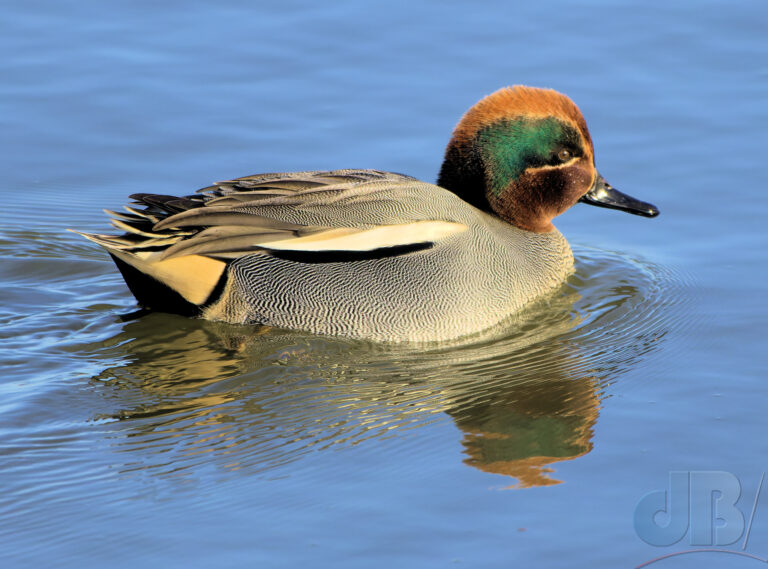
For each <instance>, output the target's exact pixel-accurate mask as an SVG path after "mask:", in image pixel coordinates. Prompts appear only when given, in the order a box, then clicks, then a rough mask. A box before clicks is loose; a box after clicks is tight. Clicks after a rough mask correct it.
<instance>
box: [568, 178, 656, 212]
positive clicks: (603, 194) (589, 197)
mask: <svg viewBox="0 0 768 569" xmlns="http://www.w3.org/2000/svg"><path fill="white" fill-rule="evenodd" d="M579 201H580V202H583V203H588V204H591V205H596V206H599V207H608V208H611V209H620V210H622V211H626V212H629V213H634V214H635V215H642V216H644V217H656V216H657V215H659V208H657V207H656V206H655V205H653V204H650V203H647V202H641V201H640V200H636V199H635V198H633V197H632V196H628V195H627V194H622V193H621V192H620V191H619V190H617V189H615V188H614V187H612V186H611V185H610V184H609V183H608V182H606V181H605V178H603V177H602V176H601V175H600V174H598V175H597V178H596V179H595V184H594V185H593V186H592V189H591V190H589V191H588V192H587V193H586V194H584V195H583V196H582V198H581V199H580V200H579Z"/></svg>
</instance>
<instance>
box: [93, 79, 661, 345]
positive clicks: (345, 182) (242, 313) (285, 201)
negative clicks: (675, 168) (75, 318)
mask: <svg viewBox="0 0 768 569" xmlns="http://www.w3.org/2000/svg"><path fill="white" fill-rule="evenodd" d="M129 198H130V199H131V200H133V201H132V203H131V204H130V205H127V206H125V212H117V211H112V210H104V211H105V212H106V213H107V214H108V215H110V216H111V223H112V225H113V226H114V227H115V228H116V229H118V230H119V231H122V232H123V233H122V234H119V235H111V234H93V233H81V235H83V236H84V237H86V238H87V239H90V240H91V241H93V242H95V243H97V244H98V245H100V246H102V247H103V248H104V249H106V251H107V252H108V253H109V255H110V256H111V257H112V259H113V260H114V262H115V264H116V265H117V268H118V269H119V271H120V272H121V273H122V276H123V278H124V279H125V282H126V284H127V285H128V288H129V289H130V291H131V293H132V294H133V295H134V296H135V297H136V299H137V301H138V303H139V305H140V306H142V307H143V308H146V309H150V310H156V311H162V312H171V313H177V314H182V315H185V316H194V317H201V318H204V319H208V320H215V321H224V322H229V323H233V324H245V325H260V326H264V327H273V328H280V329H289V330H296V331H302V332H307V333H310V334H318V335H330V336H343V337H348V338H356V339H362V340H371V341H375V342H435V341H444V340H452V339H456V338H462V337H465V336H469V335H473V334H476V333H479V332H482V331H484V330H488V329H491V328H493V327H494V326H496V325H498V324H500V323H502V322H503V321H504V320H505V319H507V318H509V317H511V316H512V315H514V314H516V313H518V312H519V311H520V310H522V309H523V308H524V307H525V306H526V305H528V304H530V303H531V302H533V301H534V300H536V299H538V298H539V297H542V296H543V295H546V294H548V293H551V292H552V291H554V290H556V289H557V288H558V287H560V286H561V285H562V283H563V282H564V281H565V280H566V279H567V277H568V276H569V275H570V274H571V272H572V271H573V267H574V259H573V254H572V252H571V249H570V247H569V245H568V242H567V240H566V239H565V237H564V236H563V235H562V234H561V233H560V232H559V231H558V230H557V229H556V228H555V227H554V225H553V224H552V220H553V219H554V218H555V217H556V216H558V215H560V214H562V213H563V212H565V211H566V210H567V209H569V208H570V207H571V206H573V205H575V204H576V203H579V202H581V203H587V204H591V205H596V206H600V207H605V208H612V209H617V210H622V211H625V212H629V213H632V214H636V215H640V216H645V217H655V216H656V215H658V213H659V210H658V209H657V208H656V206H654V205H652V204H649V203H646V202H642V201H640V200H638V199H635V198H633V197H631V196H629V195H627V194H624V193H622V192H619V191H618V190H617V189H615V188H613V187H612V186H611V185H610V184H608V183H607V182H606V180H605V179H604V178H603V177H602V176H601V175H600V174H599V173H598V171H597V169H596V167H595V158H594V147H593V144H592V139H591V137H590V134H589V131H588V129H587V125H586V122H585V120H584V117H583V116H582V113H581V111H580V110H579V108H578V107H577V106H576V104H575V103H574V102H573V101H572V100H571V99H570V98H569V97H567V96H566V95H564V94H562V93H559V92H557V91H554V90H551V89H542V88H536V87H527V86H522V85H517V86H513V87H504V88H502V89H499V90H498V91H496V92H494V93H492V94H490V95H488V96H486V97H484V98H482V99H481V100H480V101H479V102H477V103H476V104H475V105H473V106H472V107H471V108H470V109H469V110H468V111H467V112H466V113H465V114H464V115H463V117H462V118H461V119H460V121H459V122H458V124H457V126H456V127H455V129H454V131H453V134H452V136H451V138H450V141H449V143H448V146H447V148H446V151H445V155H444V159H443V163H442V166H441V168H440V171H439V175H438V178H437V182H436V184H431V183H428V182H424V181H421V180H419V179H417V178H414V177H411V176H408V175H405V174H399V173H395V172H385V171H380V170H370V169H344V170H329V171H303V172H288V173H264V174H256V175H252V176H245V177H242V178H235V179H231V180H226V181H222V182H217V183H215V184H213V185H211V186H208V187H205V188H202V189H200V190H198V191H197V192H196V193H193V194H190V195H184V196H173V195H164V194H155V193H136V194H133V195H131V196H129Z"/></svg>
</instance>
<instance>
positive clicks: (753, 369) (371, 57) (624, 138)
mask: <svg viewBox="0 0 768 569" xmlns="http://www.w3.org/2000/svg"><path fill="white" fill-rule="evenodd" d="M2 20H3V22H2V24H0V26H1V28H0V29H1V31H2V33H0V53H1V54H2V56H1V57H0V168H1V171H2V174H3V175H2V180H1V181H0V197H1V198H2V204H3V205H2V208H0V259H1V260H2V261H1V262H0V364H1V365H2V369H3V370H4V372H5V373H4V374H3V375H2V378H0V395H1V396H0V456H1V457H2V462H0V488H2V490H3V492H2V495H0V558H2V559H3V561H2V566H3V567H14V568H15V567H46V568H49V567H50V568H57V567H62V568H65V567H66V568H70V567H77V568H86V567H104V566H110V567H116V568H117V567H129V566H136V565H140V564H148V565H151V566H165V567H185V568H189V567H253V566H258V567H296V566H302V565H304V566H308V567H318V568H323V567H334V568H336V567H392V566H399V567H419V568H430V567H447V566H459V567H471V568H475V567H481V568H486V567H488V568H495V567H499V568H502V567H504V568H507V567H517V566H520V567H525V566H541V567H548V568H549V567H574V566H575V567H635V566H637V565H639V564H641V563H644V562H647V561H649V560H651V559H653V558H655V557H658V556H661V555H665V554H669V553H673V552H676V551H682V550H685V549H690V548H692V547H694V546H693V545H691V544H690V543H689V538H688V536H686V537H685V538H683V539H682V540H681V541H680V542H679V543H677V544H675V545H673V546H668V547H654V546H651V545H648V544H647V543H645V542H644V541H642V540H641V539H640V537H639V536H638V535H637V534H636V532H635V530H634V528H633V513H634V508H635V505H636V504H637V502H638V501H639V500H640V498H641V497H642V496H643V495H645V494H646V493H648V492H651V491H655V490H663V489H665V488H666V485H667V483H668V479H669V474H668V473H669V472H670V471H672V470H684V471H686V470H687V471H697V470H718V471H727V472H731V473H733V474H734V475H736V476H737V477H738V478H739V480H740V481H741V485H742V499H741V500H740V502H739V503H738V506H739V508H740V509H741V511H743V512H744V515H745V518H746V519H747V520H750V519H751V520H752V525H751V527H750V533H749V540H748V545H747V547H746V548H745V549H742V542H741V541H739V542H737V543H734V544H730V545H726V546H724V548H725V549H729V550H732V551H746V552H749V553H750V554H753V555H755V556H759V557H761V558H766V557H768V497H766V494H765V492H763V494H762V497H761V498H760V499H759V500H758V502H757V505H756V507H755V516H754V517H751V516H750V513H751V510H752V507H753V502H754V497H755V492H756V489H757V486H758V481H759V480H760V476H761V472H762V471H764V470H765V469H766V467H767V465H766V462H765V457H766V456H768V440H767V439H766V437H765V436H764V433H765V432H766V427H768V419H767V418H766V417H767V415H766V413H765V411H764V408H765V401H766V400H767V397H768V388H767V387H766V385H765V380H766V378H765V369H766V363H768V356H766V350H765V336H766V332H768V329H767V323H768V303H766V296H765V293H766V286H765V284H764V281H765V279H766V277H768V270H767V269H766V267H768V264H767V263H766V261H767V260H768V231H766V229H765V227H766V225H765V221H764V220H765V219H766V217H767V216H768V202H767V200H766V198H765V195H766V194H765V187H766V182H765V173H764V168H763V165H764V162H765V159H764V156H763V153H764V150H765V149H766V148H768V135H767V134H766V125H768V103H767V101H768V39H767V38H768V36H766V33H765V30H766V26H767V25H768V4H766V3H765V2H762V1H754V2H727V3H726V2H699V1H696V2H694V1H685V2H677V3H671V2H626V3H622V4H621V5H620V6H617V5H615V4H614V3H610V2H601V1H592V2H585V3H581V4H580V5H576V4H572V3H566V2H549V3H545V4H541V5H539V6H533V5H532V4H531V5H528V6H519V5H514V4H513V3H509V2H485V3H480V4H470V3H460V2H421V3H414V2H386V3H384V2H349V1H343V2H337V3H335V4H332V5H328V4H320V3H302V2H285V1H284V2H274V3H268V2H260V3H258V5H257V4H255V3H251V2H218V3H215V5H214V4H212V3H206V2H173V1H170V2H164V3H154V2H120V1H115V2H95V1H89V0H81V1H79V2H68V1H62V2H35V1H28V2H23V3H21V2H18V3H6V4H5V5H4V6H3V18H2ZM517 83H522V84H529V85H535V86H543V87H552V88H555V89H557V90H559V91H562V92H564V93H567V94H568V95H569V96H570V97H572V98H573V99H574V100H575V101H576V103H577V104H578V105H579V106H580V108H581V110H582V111H583V113H584V115H585V117H586V119H587V122H588V124H589V127H590V130H591V133H592V137H593V139H594V141H595V151H596V157H597V165H598V168H599V169H600V171H601V173H602V174H603V175H604V176H605V177H606V178H607V179H608V180H609V181H610V182H611V183H612V184H613V185H614V186H616V187H617V188H619V189H621V190H623V191H626V192H627V193H629V194H631V195H633V196H636V197H638V198H640V199H643V200H646V201H649V202H652V203H655V204H656V205H658V206H659V208H660V210H661V212H662V213H661V216H660V217H659V218H657V219H653V220H649V219H643V218H638V217H633V216H628V215H626V214H622V213H619V212H614V211H609V210H605V209H598V208H590V207H587V206H584V205H579V206H577V207H575V208H573V210H571V211H569V212H568V213H566V214H565V215H564V216H562V217H561V218H559V219H558V220H556V225H557V227H558V228H559V229H560V230H561V231H562V232H563V234H564V235H566V237H567V238H568V239H569V241H570V242H571V243H572V245H573V246H574V250H575V253H576V257H577V271H576V273H575V275H574V276H573V277H572V278H571V279H570V280H569V281H568V283H566V284H565V285H564V286H563V288H562V290H560V291H559V292H558V293H557V295H555V296H553V297H550V298H548V299H546V300H544V301H542V302H541V303H539V304H537V305H535V306H533V307H531V308H530V309H529V310H528V311H526V312H525V313H524V314H522V315H521V316H520V318H519V319H517V320H516V321H515V322H513V323H512V324H510V325H509V327H508V329H507V330H506V331H505V332H504V333H503V334H501V335H499V336H497V337H495V338H491V339H488V338H485V339H480V340H477V341H475V342H474V343H471V344H468V345H459V346H446V347H436V348H434V349H430V350H415V349H408V348H406V347H399V348H393V347H389V348H387V347H383V346H376V345H372V344H367V343H363V342H351V341H347V340H343V339H329V338H318V337H312V336H310V335H302V334H293V333H288V332H284V331H273V332H268V333H261V332H259V331H258V330H255V329H251V328H248V327H237V326H225V325H221V324H215V323H209V322H203V321H198V320H190V319H186V318H182V317H178V316H172V315H166V314H150V315H145V316H140V317H135V318H134V317H130V316H126V315H128V314H129V313H131V312H132V311H133V310H134V309H135V302H134V300H133V298H132V297H131V295H130V293H129V292H128V290H127V288H126V287H125V285H124V284H123V282H122V279H121V278H120V276H119V274H118V273H117V271H116V270H115V268H114V266H113V265H112V264H111V262H110V261H109V259H108V258H107V256H106V255H105V254H104V253H103V252H102V251H100V250H97V248H96V247H95V246H93V245H92V244H90V243H88V242H86V241H84V240H82V239H81V238H79V237H78V236H76V235H73V234H71V233H66V232H65V231H64V230H65V229H66V228H68V227H74V228H77V229H80V230H83V231H93V232H104V231H106V229H107V227H108V226H107V222H106V218H105V216H104V215H103V214H102V213H101V208H110V209H117V208H119V207H120V206H121V205H122V204H123V203H125V201H126V197H127V196H128V195H129V194H131V193H135V192H154V193H169V194H185V193H189V192H190V191H192V190H194V189H197V188H199V187H202V186H205V185H207V184H209V183H210V182H212V181H215V180H220V179H229V178H231V177H235V176H244V175H248V174H253V173H257V172H267V171H290V170H310V169H334V168H344V167H354V168H377V169H384V170H393V171H397V172H406V173H408V174H411V175H414V176H418V177H421V178H423V179H425V180H428V181H433V180H434V179H435V177H436V173H437V170H438V168H439V165H440V161H441V159H442V154H443V151H444V147H445V144H446V142H447V140H448V138H449V136H450V132H451V129H452V128H453V126H454V125H455V124H456V122H457V120H458V118H459V117H460V116H461V114H462V113H463V112H464V111H465V110H466V109H467V108H468V107H469V106H470V105H472V104H473V103H474V102H475V101H477V100H478V99H479V98H480V97H482V96H483V95H485V94H488V93H490V92H492V91H494V90H496V89H498V88H499V87H502V86H504V85H508V84H517ZM763 490H764V489H763ZM707 555H709V556H708V557H707ZM715 555H716V554H714V553H709V554H706V553H701V554H699V557H696V556H689V557H684V556H681V557H676V558H670V559H668V560H665V561H659V562H658V563H656V564H655V565H651V567H653V566H657V567H662V566H664V567H699V566H702V564H705V563H710V564H715V563H717V564H718V565H717V566H720V567H725V566H729V567H742V566H743V567H749V566H753V565H755V564H756V561H755V560H750V559H748V558H746V557H739V556H736V555H728V556H722V555H721V556H720V557H716V556H715Z"/></svg>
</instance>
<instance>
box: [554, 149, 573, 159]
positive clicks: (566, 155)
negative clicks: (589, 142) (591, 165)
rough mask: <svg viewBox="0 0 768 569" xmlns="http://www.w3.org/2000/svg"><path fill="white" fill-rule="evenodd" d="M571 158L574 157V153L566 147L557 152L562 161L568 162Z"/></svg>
mask: <svg viewBox="0 0 768 569" xmlns="http://www.w3.org/2000/svg"><path fill="white" fill-rule="evenodd" d="M571 158H573V153H571V151H570V150H566V149H565V148H563V149H562V150H561V151H560V152H558V153H557V159H558V160H560V162H568V160H570V159H571Z"/></svg>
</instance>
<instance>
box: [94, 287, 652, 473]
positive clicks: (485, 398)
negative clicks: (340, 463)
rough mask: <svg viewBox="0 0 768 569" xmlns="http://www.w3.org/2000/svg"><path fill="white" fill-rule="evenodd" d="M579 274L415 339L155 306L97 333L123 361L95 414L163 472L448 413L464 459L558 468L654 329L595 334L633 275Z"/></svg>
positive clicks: (230, 464)
mask: <svg viewBox="0 0 768 569" xmlns="http://www.w3.org/2000/svg"><path fill="white" fill-rule="evenodd" d="M578 278H579V277H578V275H577V276H576V277H575V279H577V280H578ZM581 288H583V283H580V282H576V281H573V279H572V282H571V283H570V284H569V285H568V286H566V287H564V289H563V291H562V292H561V294H559V295H557V296H556V297H554V298H550V299H547V300H546V301H545V302H543V303H541V304H540V305H537V306H534V307H532V308H531V309H530V310H527V311H525V312H524V313H523V314H522V315H520V316H518V317H517V320H516V321H515V322H508V323H506V324H505V327H504V328H503V329H500V330H496V331H492V332H490V333H489V334H488V335H487V336H486V337H483V338H475V339H473V340H472V341H471V342H465V343H462V344H454V345H441V346H432V347H429V346H427V347H421V348H414V347H403V346H382V345H376V344H369V343H364V342H359V341H351V340H344V339H337V338H323V337H316V336H309V335H303V334H299V333H292V332H285V331H279V330H268V329H258V328H253V327H239V326H233V325H227V324H220V323H214V322H207V321H200V320H190V319H185V318H181V317H176V316H171V315H165V314H149V315H147V316H144V317H142V318H140V319H138V320H135V321H131V322H128V323H126V324H125V325H124V326H123V329H122V331H121V332H120V333H119V334H118V335H116V336H115V337H114V338H112V339H111V340H109V341H108V342H106V343H105V344H104V345H103V350H106V351H107V352H108V353H109V355H110V357H111V358H112V361H115V360H117V362H118V363H116V364H114V365H110V366H109V367H107V368H106V369H104V370H103V371H102V372H101V373H100V374H98V376H96V377H94V378H93V379H94V382H98V384H99V387H98V389H95V390H94V391H95V392H96V393H98V394H99V395H100V396H102V397H103V398H104V404H105V407H106V409H108V410H107V411H106V412H105V413H103V414H101V415H100V416H99V417H97V419H99V420H101V421H104V422H106V423H110V422H111V423H112V425H111V428H112V429H113V430H114V433H115V435H116V436H115V437H114V440H115V441H116V443H115V447H116V449H117V450H119V451H126V452H130V453H131V454H132V455H133V458H127V457H126V460H125V463H124V465H123V468H124V469H125V470H131V469H134V468H151V469H152V471H153V472H154V473H157V474H161V473H179V472H183V471H190V472H191V471H194V469H195V468H197V467H199V466H200V465H202V464H204V463H205V464H210V463H211V462H214V463H216V464H217V465H218V466H220V467H223V468H226V469H232V470H237V469H246V470H247V471H249V472H254V471H262V472H263V471H270V470H272V469H275V468H278V467H280V466H282V465H284V464H286V463H288V462H291V461H293V460H296V459H298V458H300V457H301V456H302V455H304V454H305V453H307V452H310V451H314V450H318V449H326V448H330V447H335V446H339V445H342V446H343V445H349V444H355V443H359V442H362V441H364V440H367V439H372V438H375V437H382V436H393V435H397V434H398V433H400V432H405V431H406V430H407V429H414V428H420V427H424V426H427V425H430V424H431V423H433V422H435V421H440V420H446V418H447V417H450V420H452V421H453V422H454V424H455V425H456V426H457V427H458V428H459V429H460V430H461V432H462V433H463V435H462V438H463V440H462V445H463V449H464V453H465V457H464V459H463V460H464V462H465V464H467V465H470V466H472V467H474V468H477V469H480V470H482V471H485V472H489V473H494V474H499V475H504V476H508V477H511V478H514V479H516V483H515V484H512V486H515V487H532V486H543V485H550V484H557V483H559V482H560V480H557V479H555V478H553V477H552V476H550V475H551V474H552V473H553V468H552V465H553V464H554V463H557V462H560V461H564V460H571V459H574V458H577V457H580V456H583V455H585V454H586V453H588V452H590V451H591V449H592V445H593V442H592V436H593V428H594V425H595V422H596V421H597V418H598V413H599V408H600V401H601V390H602V389H603V388H604V387H605V386H606V385H607V384H608V383H609V382H610V381H611V380H612V379H613V378H614V377H615V376H616V375H617V374H618V373H620V372H621V371H623V370H626V369H627V368H628V367H631V366H632V365H633V363H634V362H635V361H636V360H637V359H638V358H639V357H642V355H643V354H644V353H646V352H647V351H648V350H650V349H653V347H654V345H655V344H656V340H657V339H658V338H659V336H660V335H662V334H663V326H662V325H661V324H660V323H659V321H658V320H657V321H655V324H654V325H652V326H648V327H646V329H643V328H642V326H640V325H636V326H633V327H632V330H630V331H627V332H626V333H621V334H616V335H614V336H613V337H612V338H611V350H610V352H607V351H605V350H603V349H602V347H601V345H602V342H597V341H596V340H599V339H604V338H602V335H604V334H605V330H606V329H607V324H608V321H607V320H606V319H608V320H610V319H615V318H618V319H619V320H621V319H622V318H626V317H627V315H631V314H633V313H635V312H636V311H635V309H634V304H636V303H637V302H638V301H639V300H640V298H641V296H642V291H641V290H638V287H637V286H634V285H629V284H627V283H626V282H624V283H618V284H617V285H616V286H613V287H612V288H611V289H610V291H609V292H610V294H604V295H602V297H601V300H600V306H589V307H587V306H585V305H584V301H583V299H582V296H581V295H580V294H579V293H578V292H577V291H578V290H579V289H581ZM586 315H589V316H586ZM625 324H626V322H625Z"/></svg>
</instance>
